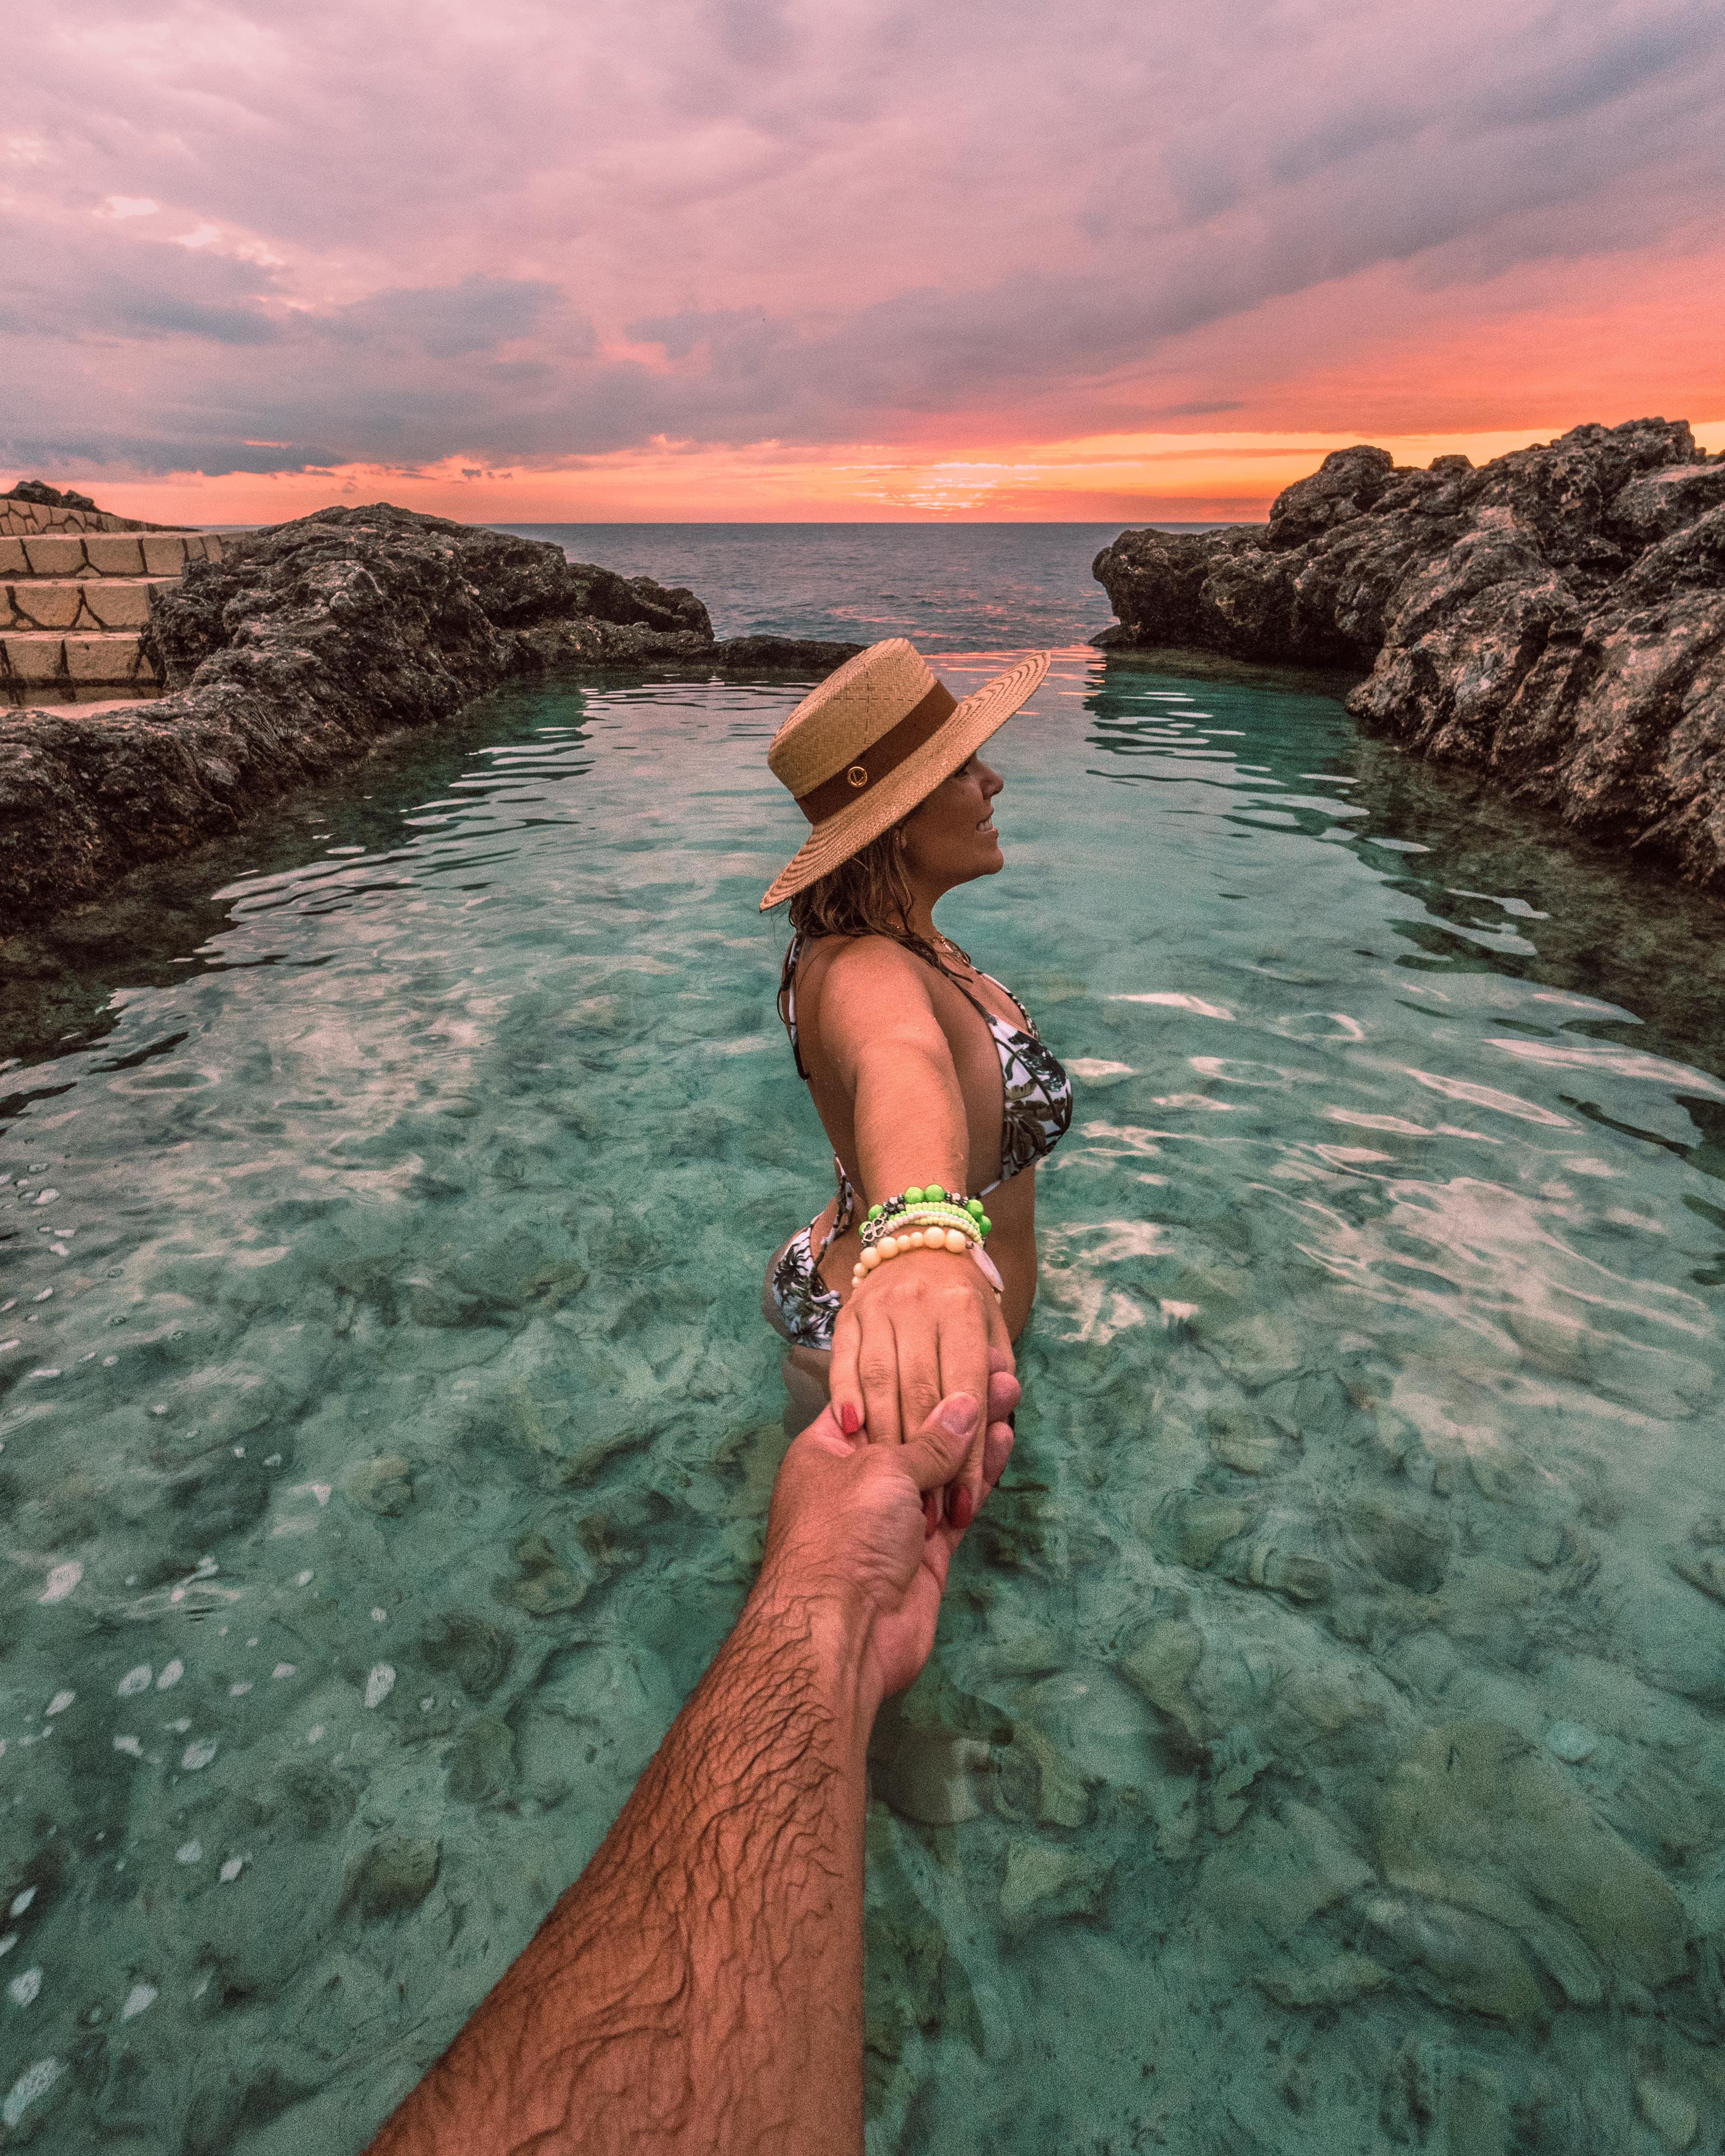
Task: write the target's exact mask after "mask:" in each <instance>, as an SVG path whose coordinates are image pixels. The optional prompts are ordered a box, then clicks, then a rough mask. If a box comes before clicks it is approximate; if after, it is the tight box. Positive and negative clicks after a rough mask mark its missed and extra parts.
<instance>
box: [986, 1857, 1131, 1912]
mask: <svg viewBox="0 0 1725 2156" xmlns="http://www.w3.org/2000/svg"><path fill="white" fill-rule="evenodd" d="M1113 1870H1114V1867H1113V1866H1112V1865H1111V1864H1102V1863H1099V1862H1098V1861H1097V1860H1096V1858H1095V1857H1093V1856H1082V1855H1081V1854H1080V1852H1079V1851H1077V1850H1076V1849H1056V1848H1051V1847H1050V1845H1048V1844H1047V1843H1045V1842H1040V1841H1029V1842H1026V1841H1019V1842H1014V1844H1013V1845H1012V1847H1011V1849H1010V1850H1009V1851H1008V1852H1007V1858H1006V1880H1005V1883H1004V1886H1002V1887H1001V1889H1000V1913H1001V1915H1002V1916H1003V1917H1004V1918H1005V1919H1006V1922H1007V1923H1008V1925H1009V1927H1010V1928H1013V1929H1014V1930H1018V1929H1020V1928H1024V1927H1025V1926H1027V1925H1029V1924H1040V1923H1048V1922H1052V1920H1053V1919H1054V1918H1055V1917H1093V1916H1095V1915H1096V1912H1097V1911H1098V1910H1099V1909H1100V1908H1101V1906H1102V1902H1103V1898H1104V1897H1105V1896H1106V1893H1107V1892H1108V1881H1109V1879H1110V1878H1111V1876H1112V1873H1113Z"/></svg>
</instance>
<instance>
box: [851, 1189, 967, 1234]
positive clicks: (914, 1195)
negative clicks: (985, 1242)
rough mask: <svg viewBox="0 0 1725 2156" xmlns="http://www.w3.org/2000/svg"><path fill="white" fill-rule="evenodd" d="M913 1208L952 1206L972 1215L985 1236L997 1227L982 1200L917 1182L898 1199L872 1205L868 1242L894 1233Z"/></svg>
mask: <svg viewBox="0 0 1725 2156" xmlns="http://www.w3.org/2000/svg"><path fill="white" fill-rule="evenodd" d="M913 1205H915V1206H923V1205H939V1206H951V1207H952V1209H953V1210H954V1211H956V1212H961V1213H968V1214H969V1215H970V1217H971V1219H973V1220H975V1221H977V1222H978V1224H980V1226H981V1229H982V1232H983V1235H988V1232H989V1230H990V1229H992V1228H993V1221H992V1220H990V1219H988V1216H987V1215H986V1214H985V1213H984V1212H983V1201H982V1199H980V1198H961V1197H960V1196H959V1194H958V1193H957V1191H956V1190H954V1191H947V1190H946V1189H943V1188H942V1186H941V1185H940V1184H939V1183H911V1186H910V1187H909V1188H908V1189H906V1190H901V1191H900V1192H899V1193H898V1195H897V1196H896V1198H883V1199H881V1201H880V1204H878V1205H871V1206H870V1208H869V1210H868V1215H867V1218H866V1219H865V1221H864V1223H863V1231H862V1232H863V1240H865V1242H867V1241H870V1240H875V1239H876V1238H878V1237H879V1236H880V1235H890V1234H891V1233H892V1232H893V1229H892V1224H893V1222H894V1220H895V1219H896V1215H898V1214H901V1213H903V1212H904V1211H906V1209H907V1208H909V1207H911V1206H913ZM871 1229H872V1231H873V1233H872V1235H871V1234H870V1230H871Z"/></svg>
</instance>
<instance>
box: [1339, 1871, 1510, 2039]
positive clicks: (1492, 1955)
mask: <svg viewBox="0 0 1725 2156" xmlns="http://www.w3.org/2000/svg"><path fill="white" fill-rule="evenodd" d="M1365 1917H1366V1922H1368V1924H1369V1925H1370V1926H1371V1928H1372V1929H1373V1932H1375V1933H1378V1935H1379V1936H1380V1937H1381V1938H1383V1939H1384V1940H1385V1941H1387V1942H1388V1943H1390V1944H1391V1945H1393V1946H1395V1947H1398V1948H1400V1950H1401V1952H1402V1953H1404V1954H1405V1955H1406V1956H1407V1957H1408V1959H1409V1963H1411V1964H1412V1966H1413V1970H1414V1978H1415V1981H1416V1982H1417V1983H1418V1984H1419V1985H1420V1989H1422V1990H1425V1991H1429V1992H1430V1993H1432V1994H1434V1995H1435V1997H1437V1998H1439V1999H1442V2000H1443V2001H1444V2002H1445V2004H1446V2005H1450V2006H1459V2007H1461V2008H1462V2009H1464V2010H1466V2011H1467V2012H1469V2013H1472V2014H1483V2015H1486V2017H1487V2018H1488V2019H1489V2020H1493V2021H1503V2022H1507V2024H1508V2025H1510V2026H1511V2027H1512V2028H1527V2027H1530V2026H1535V2025H1539V2024H1542V2023H1544V2022H1546V2021H1548V2020H1550V2019H1551V2009H1550V2008H1549V2007H1548V2005H1547V2004H1546V2000H1545V1994H1544V1993H1543V1991H1542V1990H1541V1989H1540V1987H1539V1982H1538V1979H1537V1978H1536V1977H1535V1975H1534V1974H1533V1971H1532V1969H1531V1968H1530V1967H1529V1966H1528V1963H1527V1956H1526V1955H1525V1954H1524V1953H1522V1949H1521V1948H1520V1947H1519V1946H1518V1945H1517V1943H1516V1940H1515V1938H1514V1936H1513V1935H1512V1933H1509V1932H1507V1931H1506V1930H1505V1929H1504V1928H1503V1926H1502V1924H1497V1923H1494V1922H1492V1921H1491V1918H1490V1917H1481V1916H1477V1915H1476V1914H1475V1913H1474V1912H1472V1911H1471V1910H1469V1909H1457V1908H1452V1907H1447V1906H1445V1904H1443V1903H1441V1902H1423V1901H1406V1900H1402V1899H1399V1898H1397V1897H1392V1896H1390V1895H1378V1896H1375V1897H1373V1899H1372V1900H1371V1901H1369V1902H1368V1903H1367V1904H1366V1907H1365Z"/></svg>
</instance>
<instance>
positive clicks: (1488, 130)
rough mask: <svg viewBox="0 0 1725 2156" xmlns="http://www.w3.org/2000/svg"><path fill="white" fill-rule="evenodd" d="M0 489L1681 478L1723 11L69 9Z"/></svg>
mask: <svg viewBox="0 0 1725 2156" xmlns="http://www.w3.org/2000/svg"><path fill="white" fill-rule="evenodd" d="M5 103H6V117H5V118H4V119H3V120H0V213H3V214H0V381H3V383H4V385H5V386H4V388H3V392H0V485H6V484H9V483H10V481H11V480H12V479H13V478H18V477H25V476H29V477H41V478H44V479H47V480H51V481H54V482H55V483H57V484H59V485H77V486H80V487H82V488H84V489H85V490H88V491H90V492H91V493H93V494H95V495H97V496H98V498H99V499H100V500H101V501H102V502H103V504H104V505H105V506H111V507H114V508H118V509H121V510H122V511H126V512H127V513H129V514H131V515H136V516H150V517H153V518H157V519H159V520H162V521H247V520H253V519H264V518H270V519H275V518H279V517H282V516H292V515H295V514H298V513H300V512H301V511H305V510H309V509H311V508H314V507H317V506H321V504H323V503H325V502H327V501H330V500H342V499H346V500H360V501H366V500H378V499H387V500H394V501H398V502H403V503H405V504H407V505H408V506H412V507H415V508H422V509H434V510H438V511H443V512H444V513H446V514H449V515H452V516H460V517H464V518H467V519H470V520H473V521H523V522H525V521H559V520H568V521H602V520H632V519H647V520H660V519H663V520H667V521H671V520H677V519H684V518H693V519H728V518H829V517H830V518H850V517H869V518H876V517H906V516H909V517H930V516H933V517H939V516H965V517H1051V518H1082V519H1096V520H1098V521H1116V522H1124V521H1133V520H1137V521H1143V520H1145V519H1148V518H1154V517H1162V518H1207V517H1230V516H1235V517H1244V516H1260V515H1261V514H1262V513H1263V511H1264V509H1265V506H1266V504H1267V503H1268V501H1269V500H1270V498H1271V496H1272V495H1274V494H1275V493H1276V491H1277V490H1279V489H1280V488H1281V486H1283V485H1286V484H1287V482H1288V481H1289V480H1291V479H1294V478H1296V477H1298V476H1299V475H1301V473H1302V472H1305V471H1308V470H1311V469H1312V467H1313V465H1315V464H1316V463H1317V460H1318V459H1319V458H1320V457H1321V456H1322V454H1323V452H1324V451H1325V450H1326V449H1329V448H1332V447H1335V446H1337V445H1338V444H1343V443H1347V442H1352V441H1358V440H1369V441H1375V442H1381V443H1384V444H1385V445H1386V446H1388V447H1389V448H1390V449H1393V450H1394V452H1395V453H1396V455H1397V457H1398V459H1399V460H1401V461H1404V462H1407V461H1416V462H1420V463H1425V462H1428V461H1429V460H1430V458H1431V457H1432V456H1434V455H1435V454H1440V453H1441V452H1443V451H1446V450H1450V449H1465V450H1466V451H1467V452H1468V453H1469V454H1471V455H1473V456H1474V457H1475V458H1476V460H1477V459H1483V458H1484V457H1486V456H1487V455H1491V454H1496V453H1497V451H1498V450H1500V449H1505V448H1509V447H1512V446H1515V445H1517V444H1521V443H1522V442H1526V441H1529V440H1533V439H1546V438H1548V437H1549V436H1550V435H1552V434H1555V433H1558V432H1560V431H1561V430H1562V429H1564V428H1566V427H1569V426H1572V425H1574V424H1575V423H1577V422H1579V421H1581V420H1585V419H1600V420H1605V421H1616V420H1620V419H1625V418H1637V417H1640V416H1642V415H1644V414H1648V413H1660V414H1663V415H1664V416H1666V417H1668V418H1687V419H1689V420H1691V421H1692V423H1695V424H1696V426H1697V432H1698V433H1700V434H1702V437H1703V439H1705V440H1706V441H1707V444H1708V445H1709V446H1711V447H1712V448H1714V449H1719V448H1725V8H1722V7H1721V5H1720V0H1636V4H1630V5H1620V4H1604V3H1602V0H1571V4H1569V5H1567V6H1561V7H1560V6H1557V5H1548V4H1541V5H1534V4H1529V0H1489V4H1488V0H1442V4H1428V0H1366V3H1365V4H1361V0H1213V4H1209V5H1204V4H1194V0H1178V4H1175V0H1060V4H1059V5H1053V4H1049V0H1029V3H1028V4H1027V0H922V4H921V5H916V6H912V5H909V4H906V0H631V4H629V5H627V6H624V5H623V4H621V3H620V0H585V4H582V3H581V0H575V4H571V0H555V4H539V0H486V4H484V5H478V4H475V0H462V4H459V5H458V4H450V0H412V4H411V5H409V4H407V0H294V4H293V5H292V6H291V7H290V6H287V5H285V4H283V3H282V0H276V4H274V5H271V4H266V0H82V4H80V6H79V7H78V8H75V9H74V8H62V7H40V8H33V9H28V10H19V11H18V13H17V14H16V15H15V16H14V17H13V18H12V20H11V22H10V23H9V26H8V94H7V97H6V100H5Z"/></svg>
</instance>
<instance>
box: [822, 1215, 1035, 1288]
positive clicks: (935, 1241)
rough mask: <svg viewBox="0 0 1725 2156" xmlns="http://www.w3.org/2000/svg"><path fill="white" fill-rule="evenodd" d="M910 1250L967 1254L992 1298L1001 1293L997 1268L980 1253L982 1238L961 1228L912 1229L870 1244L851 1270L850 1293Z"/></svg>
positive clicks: (988, 1258)
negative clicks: (981, 1275) (986, 1282)
mask: <svg viewBox="0 0 1725 2156" xmlns="http://www.w3.org/2000/svg"><path fill="white" fill-rule="evenodd" d="M911 1250H950V1251H951V1252H952V1254H953V1255H954V1256H957V1255H959V1254H960V1253H961V1252H963V1251H965V1250H968V1251H969V1252H970V1254H971V1255H972V1256H973V1258H974V1259H975V1260H976V1261H977V1263H978V1265H979V1266H980V1267H981V1269H982V1272H983V1278H984V1279H985V1280H986V1281H988V1285H989V1286H990V1287H992V1288H993V1291H994V1292H995V1294H996V1295H997V1296H998V1295H999V1294H1000V1293H1001V1292H1002V1291H1003V1286H1004V1283H1003V1282H1002V1281H1001V1278H1000V1272H999V1267H998V1266H997V1265H995V1263H994V1261H993V1259H992V1258H990V1257H989V1255H988V1252H987V1251H986V1250H983V1243H982V1237H981V1236H980V1235H978V1234H977V1233H976V1232H975V1231H974V1230H973V1231H972V1233H971V1234H969V1235H966V1234H965V1233H964V1231H963V1229H961V1228H956V1227H954V1228H943V1227H937V1226H931V1227H927V1228H914V1227H913V1228H911V1229H908V1230H907V1232H906V1234H904V1235H883V1236H882V1237H881V1238H880V1241H879V1242H877V1243H871V1244H870V1245H869V1247H868V1248H867V1249H866V1250H865V1251H864V1252H863V1254H862V1255H861V1256H860V1258H859V1259H858V1260H857V1261H856V1265H855V1268H854V1269H853V1270H852V1272H851V1276H850V1285H851V1287H852V1288H853V1290H854V1289H856V1288H860V1286H862V1284H863V1282H864V1281H865V1280H866V1279H867V1278H868V1276H869V1275H870V1273H872V1272H875V1271H878V1270H879V1269H880V1267H881V1266H882V1265H886V1264H888V1263H890V1262H891V1260H892V1259H894V1258H901V1257H903V1256H905V1255H906V1253H907V1252H909V1251H911Z"/></svg>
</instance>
